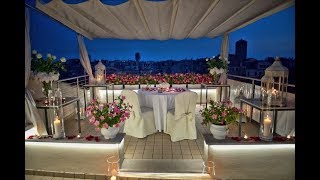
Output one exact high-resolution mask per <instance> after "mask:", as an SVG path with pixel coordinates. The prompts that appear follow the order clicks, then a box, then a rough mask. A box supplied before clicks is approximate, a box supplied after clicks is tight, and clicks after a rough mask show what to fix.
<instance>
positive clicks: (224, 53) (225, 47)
mask: <svg viewBox="0 0 320 180" xmlns="http://www.w3.org/2000/svg"><path fill="white" fill-rule="evenodd" d="M228 55H229V34H224V35H223V36H222V44H221V57H222V58H223V59H228Z"/></svg>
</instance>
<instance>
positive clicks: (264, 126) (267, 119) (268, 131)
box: [259, 113, 274, 141]
mask: <svg viewBox="0 0 320 180" xmlns="http://www.w3.org/2000/svg"><path fill="white" fill-rule="evenodd" d="M262 114H264V117H263V118H262V122H261V123H260V130H259V138H260V139H262V140H264V141H272V139H273V131H274V120H273V117H272V116H270V114H269V113H262Z"/></svg>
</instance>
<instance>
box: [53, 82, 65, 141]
mask: <svg viewBox="0 0 320 180" xmlns="http://www.w3.org/2000/svg"><path fill="white" fill-rule="evenodd" d="M62 103H63V97H62V92H61V89H60V88H57V89H56V91H55V101H54V106H56V107H55V109H54V118H53V122H52V134H53V138H55V139H59V138H65V131H64V116H63V107H62V106H61V104H62Z"/></svg>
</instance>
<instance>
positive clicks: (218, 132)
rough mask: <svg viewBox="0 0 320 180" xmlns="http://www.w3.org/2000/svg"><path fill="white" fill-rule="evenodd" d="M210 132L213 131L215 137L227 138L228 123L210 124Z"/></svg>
mask: <svg viewBox="0 0 320 180" xmlns="http://www.w3.org/2000/svg"><path fill="white" fill-rule="evenodd" d="M210 132H211V133H212V135H213V137H214V138H215V139H225V138H226V136H227V134H228V130H227V126H226V125H215V124H211V125H210Z"/></svg>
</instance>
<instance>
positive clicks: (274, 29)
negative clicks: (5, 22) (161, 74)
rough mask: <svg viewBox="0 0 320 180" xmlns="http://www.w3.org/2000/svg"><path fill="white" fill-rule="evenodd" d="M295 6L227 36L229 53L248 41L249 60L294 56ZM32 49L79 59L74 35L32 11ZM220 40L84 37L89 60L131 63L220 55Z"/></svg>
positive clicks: (219, 38) (72, 32) (60, 25)
mask: <svg viewBox="0 0 320 180" xmlns="http://www.w3.org/2000/svg"><path fill="white" fill-rule="evenodd" d="M294 8H295V6H293V7H290V8H288V9H286V10H283V11H281V12H278V13H276V14H274V15H272V16H269V17H267V18H264V19H261V20H259V21H257V22H255V23H253V24H250V25H248V26H246V27H244V28H242V29H240V30H237V31H234V32H232V33H231V34H230V37H229V40H230V42H229V47H230V50H229V53H230V54H233V53H235V42H236V41H238V40H240V39H244V40H246V41H248V53H247V54H248V55H247V57H248V58H256V59H258V60H263V59H265V58H266V57H268V56H271V57H275V56H280V57H288V58H289V57H293V58H294V57H295V9H294ZM30 39H31V48H32V49H35V50H37V51H38V52H40V53H42V54H43V55H45V54H47V53H51V54H53V55H56V56H57V57H58V58H60V57H66V58H67V59H69V58H79V50H78V44H77V36H76V33H75V32H74V31H73V30H71V29H69V28H67V27H64V26H63V25H62V24H60V23H58V22H56V21H54V20H52V19H51V18H49V17H47V16H46V15H43V14H41V13H39V12H37V11H35V10H32V9H31V10H30ZM221 40H222V38H221V37H217V38H199V39H184V40H165V41H160V40H120V39H94V40H89V39H86V38H85V44H86V47H87V50H88V54H89V55H90V57H91V60H97V59H108V60H115V59H121V60H128V59H130V60H134V54H135V52H140V54H141V60H142V61H144V60H155V61H158V60H168V59H174V60H181V59H191V58H193V59H196V58H201V57H210V56H214V55H217V54H219V53H220V43H221Z"/></svg>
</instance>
